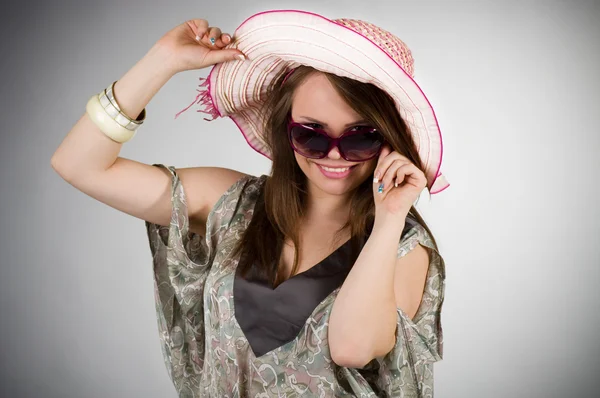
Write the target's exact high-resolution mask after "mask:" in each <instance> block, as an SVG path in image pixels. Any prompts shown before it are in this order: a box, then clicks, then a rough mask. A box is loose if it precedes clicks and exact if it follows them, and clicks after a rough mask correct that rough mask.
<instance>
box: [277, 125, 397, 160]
mask: <svg viewBox="0 0 600 398" xmlns="http://www.w3.org/2000/svg"><path fill="white" fill-rule="evenodd" d="M307 124H312V123H306V124H305V123H298V122H295V121H294V120H292V118H290V119H289V121H288V125H287V132H288V140H289V142H290V145H291V146H292V148H293V149H294V151H296V152H297V153H298V154H300V155H302V156H304V157H306V158H309V159H323V158H326V157H327V155H329V152H331V150H332V149H333V147H337V149H338V152H339V153H340V156H341V157H342V158H344V159H345V160H347V161H348V162H366V161H367V160H371V159H373V158H375V157H377V156H379V154H380V153H381V149H382V148H383V146H384V145H385V138H384V137H383V135H381V133H380V132H379V130H378V129H376V128H375V127H369V130H368V132H371V133H373V132H375V133H376V134H379V136H380V137H381V139H382V141H383V142H382V144H381V146H380V147H379V149H378V150H377V152H376V153H375V154H374V155H373V156H370V157H368V158H366V159H361V160H352V159H348V158H346V156H345V154H344V152H343V151H342V149H341V148H340V141H341V140H342V139H343V138H345V137H348V136H350V135H355V134H364V133H365V131H364V130H359V131H352V130H351V129H353V128H355V127H358V126H353V127H350V128H349V129H348V130H346V131H344V133H343V134H342V135H340V136H339V137H337V138H332V137H331V136H330V135H329V134H327V133H326V132H325V130H323V129H320V128H316V127H310V126H308V125H307ZM295 126H300V127H303V128H305V129H308V130H312V131H314V132H315V133H318V134H320V135H324V136H325V137H326V138H327V140H328V142H329V147H328V148H327V151H325V153H324V155H323V156H307V155H305V154H304V153H303V152H302V151H300V150H299V149H298V148H296V145H294V140H293V139H292V129H293V128H294V127H295ZM365 127H366V126H365Z"/></svg>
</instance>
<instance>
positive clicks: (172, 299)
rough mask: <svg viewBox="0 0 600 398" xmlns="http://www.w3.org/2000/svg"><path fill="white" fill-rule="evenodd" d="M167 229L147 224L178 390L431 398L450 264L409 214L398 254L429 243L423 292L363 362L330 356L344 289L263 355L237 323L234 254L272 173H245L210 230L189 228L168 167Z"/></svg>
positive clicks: (163, 337)
mask: <svg viewBox="0 0 600 398" xmlns="http://www.w3.org/2000/svg"><path fill="white" fill-rule="evenodd" d="M154 166H157V167H162V168H166V169H167V170H169V171H170V173H171V174H172V205H173V207H172V215H171V222H170V225H169V226H160V225H158V224H154V223H150V222H146V230H147V234H148V239H149V243H150V250H151V253H152V260H153V267H154V281H155V283H154V288H155V289H154V292H155V303H156V314H157V321H158V331H159V338H160V343H161V348H162V353H163V358H164V361H165V365H166V367H167V370H168V372H169V376H170V378H171V380H172V381H173V384H174V385H175V389H176V390H177V392H178V394H179V396H180V397H252V398H270V397H287V398H293V397H431V396H433V363H434V362H436V361H439V360H441V359H442V340H443V339H442V328H441V324H440V313H441V308H442V303H443V300H444V281H445V267H444V261H443V259H442V257H441V256H440V254H439V253H438V252H437V251H436V250H435V248H434V245H433V243H432V241H431V238H430V236H429V235H428V234H427V231H426V230H425V229H424V228H423V227H422V226H421V225H420V224H418V223H416V221H415V220H413V219H412V217H408V218H407V219H406V223H407V225H408V232H407V233H406V234H404V235H402V239H401V241H400V242H399V245H398V257H401V256H404V255H405V254H406V253H408V252H409V251H410V250H412V249H413V248H414V247H415V246H416V245H417V244H419V243H420V244H421V245H423V246H425V247H426V248H428V249H429V253H430V265H429V271H428V274H427V280H426V284H425V289H424V294H423V299H422V302H421V305H420V307H419V310H418V312H417V314H416V315H415V317H414V319H412V320H411V319H410V318H409V317H408V316H407V315H406V314H405V313H404V312H403V311H402V310H401V309H400V308H398V311H397V314H398V316H397V329H396V345H395V346H394V348H393V349H392V351H390V352H389V353H388V354H387V355H385V356H383V357H380V358H375V359H374V360H373V361H371V362H370V363H369V364H368V365H367V366H365V367H364V368H347V367H341V366H338V365H337V364H336V363H335V362H333V361H332V359H331V356H330V351H329V347H328V344H327V327H328V319H329V313H330V311H331V308H332V305H333V303H334V300H335V298H336V295H337V293H338V291H339V289H340V288H341V285H340V287H338V288H337V289H335V290H334V291H333V292H332V293H331V294H330V295H329V296H327V297H326V298H325V299H324V300H323V301H322V302H321V303H320V304H319V305H318V306H317V307H316V308H315V310H314V312H313V313H312V314H311V315H310V316H309V317H308V319H307V320H306V324H305V325H304V327H303V328H302V329H301V331H300V333H299V334H298V335H297V336H296V337H295V338H294V339H293V340H291V341H289V342H287V343H285V344H283V345H281V346H280V347H278V348H276V349H274V350H272V351H270V352H268V353H267V354H266V355H262V356H260V357H259V358H257V357H256V356H255V355H254V354H253V351H252V350H251V349H249V344H248V340H247V339H246V337H245V336H244V334H243V332H242V330H241V328H240V326H239V323H238V322H237V320H236V317H235V312H234V305H233V281H234V277H235V267H236V265H237V261H238V259H236V258H231V257H230V256H229V254H230V252H231V250H232V248H233V246H234V244H235V242H236V241H237V240H238V239H239V238H240V236H241V233H242V232H243V231H244V228H246V226H247V225H248V223H249V222H250V219H251V218H252V213H253V209H254V203H255V201H256V199H257V196H258V193H259V191H260V189H261V187H262V184H263V183H264V181H265V180H266V178H267V176H265V175H263V176H260V177H255V176H244V177H242V178H241V179H240V180H238V181H237V182H236V183H234V184H233V185H232V186H231V187H230V188H229V189H228V190H227V191H226V192H225V193H224V194H223V196H222V197H221V198H220V199H219V200H218V202H217V203H216V204H215V206H214V208H213V209H212V210H211V212H210V214H209V216H208V220H207V222H206V236H199V235H198V234H196V233H193V232H191V231H189V220H188V214H187V207H186V197H185V193H184V190H183V185H182V184H181V181H180V180H179V177H178V176H177V174H176V172H175V168H174V167H172V166H169V167H166V166H164V165H162V164H155V165H154Z"/></svg>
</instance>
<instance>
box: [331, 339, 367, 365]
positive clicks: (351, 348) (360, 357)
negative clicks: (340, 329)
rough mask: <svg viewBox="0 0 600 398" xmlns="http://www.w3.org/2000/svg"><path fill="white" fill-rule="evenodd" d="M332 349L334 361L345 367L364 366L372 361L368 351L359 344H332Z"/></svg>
mask: <svg viewBox="0 0 600 398" xmlns="http://www.w3.org/2000/svg"><path fill="white" fill-rule="evenodd" d="M330 351H331V359H332V360H333V362H335V363H336V365H338V366H342V367H345V368H363V367H365V366H366V365H367V364H368V363H369V362H370V361H371V358H370V355H369V353H368V351H367V350H366V349H365V348H364V347H361V346H360V345H358V344H354V345H350V344H346V345H342V346H339V345H331V346H330Z"/></svg>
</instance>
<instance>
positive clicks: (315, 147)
mask: <svg viewBox="0 0 600 398" xmlns="http://www.w3.org/2000/svg"><path fill="white" fill-rule="evenodd" d="M308 124H310V123H308ZM287 130H288V138H289V140H290V144H291V145H292V148H293V149H294V151H296V152H297V153H299V154H300V155H302V156H304V157H307V158H311V159H323V158H324V157H326V156H327V155H328V154H329V152H330V151H331V149H332V148H333V147H337V149H338V151H339V152H340V155H341V156H342V157H343V158H344V159H346V160H347V161H349V162H364V161H366V160H369V159H373V158H374V157H376V156H378V155H379V153H380V152H381V148H382V147H383V144H384V143H385V139H384V138H383V136H382V135H381V133H379V132H378V131H377V129H376V128H374V127H369V126H355V127H352V128H350V129H349V130H346V131H345V132H344V133H343V134H342V135H340V136H339V137H338V138H331V137H330V136H329V135H327V133H326V132H325V130H323V129H319V128H315V127H311V126H308V125H307V124H302V123H297V122H294V121H293V120H291V118H290V121H289V123H288V127H287Z"/></svg>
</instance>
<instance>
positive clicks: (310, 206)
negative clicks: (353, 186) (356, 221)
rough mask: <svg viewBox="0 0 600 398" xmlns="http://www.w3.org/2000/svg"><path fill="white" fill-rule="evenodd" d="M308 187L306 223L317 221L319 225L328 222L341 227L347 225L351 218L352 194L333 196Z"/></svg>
mask: <svg viewBox="0 0 600 398" xmlns="http://www.w3.org/2000/svg"><path fill="white" fill-rule="evenodd" d="M310 185H311V184H309V187H308V200H307V206H306V217H305V218H306V221H308V222H311V221H315V222H316V223H317V224H318V223H322V222H323V221H325V220H326V221H327V222H328V223H331V222H333V223H336V224H339V225H340V226H341V225H343V224H345V223H346V221H348V217H350V199H351V195H350V194H345V195H331V194H328V193H325V192H323V191H320V190H318V189H314V187H311V186H310Z"/></svg>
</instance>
